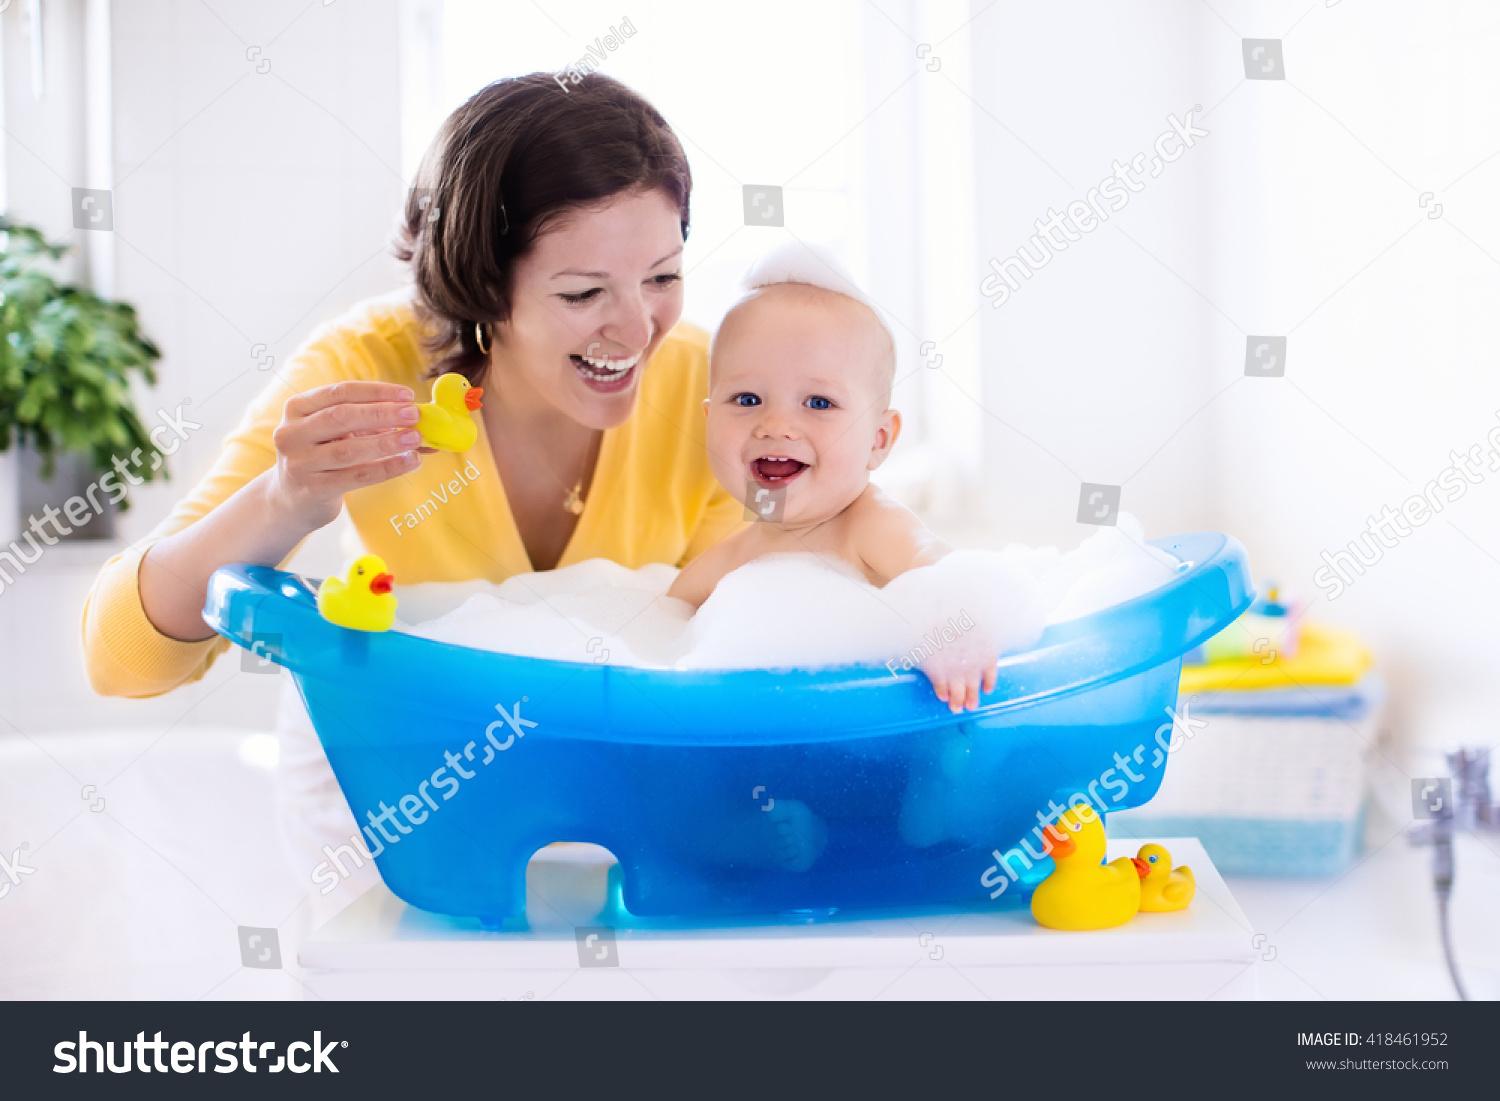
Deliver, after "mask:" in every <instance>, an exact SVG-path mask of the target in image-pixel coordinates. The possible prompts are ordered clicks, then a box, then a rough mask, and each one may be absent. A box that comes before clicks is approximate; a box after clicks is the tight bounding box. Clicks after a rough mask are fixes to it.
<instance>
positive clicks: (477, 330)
mask: <svg viewBox="0 0 1500 1101" xmlns="http://www.w3.org/2000/svg"><path fill="white" fill-rule="evenodd" d="M474 343H475V344H477V345H479V352H480V354H481V355H486V356H487V355H489V354H490V346H489V345H488V344H487V343H485V339H484V322H483V321H476V322H474Z"/></svg>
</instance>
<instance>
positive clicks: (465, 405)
mask: <svg viewBox="0 0 1500 1101" xmlns="http://www.w3.org/2000/svg"><path fill="white" fill-rule="evenodd" d="M483 396H484V390H483V388H481V387H478V386H470V385H469V380H468V379H466V378H464V376H463V375H460V374H457V373H454V372H449V373H448V374H446V375H439V376H438V380H437V381H436V382H435V383H433V384H432V400H431V401H429V402H424V403H423V404H421V405H419V406H417V412H418V413H419V414H420V415H421V420H419V421H417V431H419V432H421V433H422V442H423V443H424V444H426V445H427V446H428V447H436V448H438V449H439V450H442V451H467V450H469V448H471V447H473V446H474V441H475V440H477V439H478V438H479V429H478V428H477V427H476V426H475V424H474V418H473V417H471V416H469V414H470V413H472V412H473V411H474V410H476V409H478V408H480V406H481V404H482V403H481V402H480V400H479V399H480V398H482V397H483Z"/></svg>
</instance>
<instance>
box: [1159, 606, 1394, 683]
mask: <svg viewBox="0 0 1500 1101" xmlns="http://www.w3.org/2000/svg"><path fill="white" fill-rule="evenodd" d="M1263 657H1264V655H1256V656H1255V657H1250V658H1236V659H1235V660H1233V661H1216V662H1212V663H1210V664H1208V665H1184V666H1183V667H1182V684H1181V688H1180V689H1179V690H1180V691H1181V692H1183V693H1188V692H1199V691H1207V690H1212V689H1221V688H1295V687H1297V686H1299V685H1313V684H1353V683H1354V682H1355V681H1357V680H1359V678H1360V677H1362V676H1363V675H1364V673H1365V670H1367V669H1369V668H1370V666H1371V665H1373V664H1374V661H1375V659H1374V657H1373V656H1372V655H1371V654H1370V651H1369V650H1367V649H1366V648H1365V645H1364V643H1362V642H1360V641H1359V637H1358V636H1357V635H1355V634H1354V633H1353V632H1352V631H1343V630H1340V629H1338V628H1337V627H1329V626H1327V625H1325V624H1320V623H1304V624H1303V625H1302V641H1301V644H1300V645H1299V646H1298V647H1297V656H1296V657H1294V658H1282V657H1280V656H1279V655H1278V656H1277V658H1276V660H1274V661H1271V662H1266V663H1262V658H1263Z"/></svg>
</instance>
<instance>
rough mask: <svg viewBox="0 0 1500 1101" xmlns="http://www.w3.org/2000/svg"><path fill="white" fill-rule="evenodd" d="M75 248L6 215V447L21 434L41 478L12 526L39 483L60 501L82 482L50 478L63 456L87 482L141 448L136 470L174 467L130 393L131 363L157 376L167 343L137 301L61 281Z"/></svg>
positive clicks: (1, 339)
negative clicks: (144, 325)
mask: <svg viewBox="0 0 1500 1101" xmlns="http://www.w3.org/2000/svg"><path fill="white" fill-rule="evenodd" d="M66 252H67V249H66V247H65V246H62V245H55V244H50V243H48V241H47V239H46V237H45V236H43V234H42V233H41V232H40V231H39V230H37V229H35V228H34V227H32V226H27V225H22V224H20V223H17V222H14V221H12V220H11V219H9V218H7V217H3V216H0V452H5V451H8V450H9V449H10V447H11V443H12V441H13V440H14V442H15V443H16V444H17V445H18V449H19V450H20V451H21V452H22V457H23V463H22V471H23V482H24V481H25V475H26V474H27V473H28V472H29V468H35V474H36V475H37V476H38V477H39V478H40V479H41V482H40V483H38V484H37V485H34V486H31V487H27V486H25V485H24V484H23V486H22V488H21V490H20V499H21V508H20V510H19V513H20V515H12V516H0V526H3V527H7V528H9V527H11V526H12V525H13V524H15V523H16V522H17V521H22V522H23V524H24V521H23V520H22V518H23V517H24V516H25V515H26V514H27V512H28V510H29V509H30V508H31V507H35V506H36V505H37V500H36V498H37V494H38V490H40V491H41V495H42V496H43V498H44V502H43V503H46V502H50V503H51V504H52V505H53V506H54V507H58V506H61V505H62V504H63V501H64V500H65V499H67V498H68V497H69V496H71V495H73V494H76V493H77V492H79V491H80V489H81V486H77V487H74V486H67V485H48V484H46V483H48V482H50V480H51V479H53V476H54V474H55V473H58V472H59V467H60V466H61V467H62V468H63V469H64V471H67V470H68V468H71V471H70V472H71V474H72V477H73V480H74V481H78V482H85V483H86V482H88V481H91V480H93V479H94V478H95V477H97V476H99V475H101V474H106V473H107V472H108V471H109V470H110V468H111V465H112V464H113V463H114V462H115V461H116V459H117V458H125V459H128V458H129V457H130V456H132V455H133V454H135V453H136V452H137V450H138V451H139V454H140V459H139V461H136V462H132V463H131V474H132V475H133V477H134V478H136V479H138V480H140V481H143V482H149V481H154V480H155V479H156V478H157V477H161V478H165V477H166V476H167V468H166V464H165V462H164V461H163V459H164V456H163V455H162V453H161V452H160V450H159V449H158V448H157V447H156V445H155V444H153V443H152V442H151V439H150V437H149V436H148V435H147V429H146V427H145V426H144V425H143V424H142V423H141V419H140V416H139V415H138V414H137V413H136V410H135V403H134V402H133V400H132V399H131V394H130V378H131V375H132V373H135V374H138V375H139V376H140V377H141V378H142V379H144V380H145V381H146V382H147V383H149V384H154V383H155V382H156V372H155V370H154V368H153V366H152V365H153V363H154V362H155V361H156V360H158V359H160V358H161V352H160V351H159V350H158V349H157V347H156V345H154V344H153V343H151V341H150V340H148V339H146V337H145V336H144V335H142V333H141V331H140V325H139V323H138V321H137V319H136V313H135V310H134V308H132V307H131V306H130V305H128V304H127V303H124V302H109V301H106V300H104V299H102V298H100V297H99V296H98V295H96V294H94V293H93V292H92V291H90V290H88V289H87V288H83V287H76V286H72V285H68V284H59V283H58V282H57V280H56V278H54V275H53V272H52V269H53V267H54V264H55V262H56V261H57V260H58V259H60V258H61V257H62V256H63V255H64V254H65V253H66ZM28 458H29V459H31V460H33V461H30V462H27V461H24V460H27V459H28ZM113 481H114V483H115V484H123V483H120V482H119V480H118V479H114V480H113ZM28 489H29V492H28ZM96 499H97V495H96ZM111 501H113V502H115V507H117V508H119V509H120V510H121V511H124V510H125V509H126V508H128V507H129V501H128V500H127V499H126V498H125V495H124V492H123V490H120V491H119V492H118V494H117V495H111ZM111 528H112V525H111V524H110V523H109V517H108V514H107V513H106V514H104V521H103V522H101V523H98V524H90V525H86V526H83V527H77V528H74V529H73V530H74V531H76V532H77V533H78V534H79V536H80V537H83V538H88V537H101V536H108V535H109V534H111Z"/></svg>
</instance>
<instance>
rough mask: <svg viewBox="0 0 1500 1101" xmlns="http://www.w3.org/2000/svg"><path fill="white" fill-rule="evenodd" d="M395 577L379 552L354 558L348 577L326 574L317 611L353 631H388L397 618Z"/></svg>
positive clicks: (320, 590) (325, 617)
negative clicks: (388, 570) (393, 589)
mask: <svg viewBox="0 0 1500 1101" xmlns="http://www.w3.org/2000/svg"><path fill="white" fill-rule="evenodd" d="M395 580H396V579H395V578H394V577H392V576H391V575H390V574H388V573H386V570H385V563H384V562H383V561H381V559H380V557H379V556H378V555H374V554H366V555H364V556H362V557H360V558H356V559H355V560H354V565H352V566H350V567H349V573H348V575H347V577H330V578H326V579H325V580H324V582H323V584H322V585H321V586H319V588H318V614H319V615H321V616H322V617H323V618H324V619H326V620H328V622H329V623H337V624H338V625H339V626H340V627H350V628H352V629H354V630H356V631H389V630H390V629H391V624H393V623H394V622H395V621H396V596H395V594H394V593H392V592H391V584H392V582H394V581H395Z"/></svg>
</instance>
